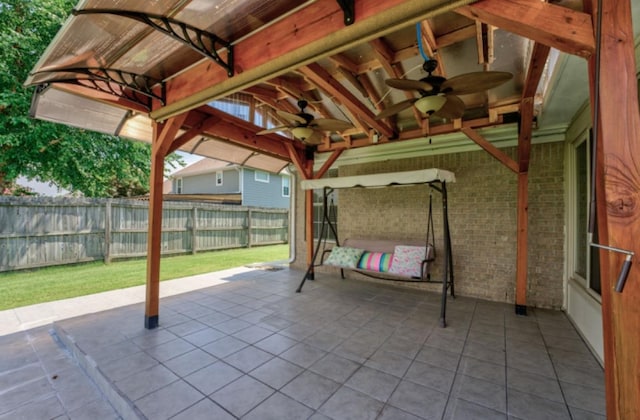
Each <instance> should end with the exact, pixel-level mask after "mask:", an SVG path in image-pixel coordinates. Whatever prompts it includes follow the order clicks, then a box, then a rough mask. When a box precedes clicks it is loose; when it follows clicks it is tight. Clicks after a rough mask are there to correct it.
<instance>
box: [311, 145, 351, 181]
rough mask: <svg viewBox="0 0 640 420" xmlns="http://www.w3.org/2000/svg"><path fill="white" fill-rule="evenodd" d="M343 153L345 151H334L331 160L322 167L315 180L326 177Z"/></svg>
mask: <svg viewBox="0 0 640 420" xmlns="http://www.w3.org/2000/svg"><path fill="white" fill-rule="evenodd" d="M343 151H344V149H338V150H334V151H333V153H331V156H329V158H328V159H327V160H326V161H325V162H324V164H323V165H322V167H321V168H320V169H319V170H318V171H317V172H316V173H315V175H314V176H313V178H314V179H320V178H322V177H323V176H324V174H326V173H327V171H328V170H329V169H330V168H331V165H333V163H334V162H335V161H336V160H338V158H339V157H340V155H341V154H342V152H343Z"/></svg>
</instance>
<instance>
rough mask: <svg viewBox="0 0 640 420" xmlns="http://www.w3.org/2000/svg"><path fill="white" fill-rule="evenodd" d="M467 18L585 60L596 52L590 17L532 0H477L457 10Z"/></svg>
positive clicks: (582, 13)
mask: <svg viewBox="0 0 640 420" xmlns="http://www.w3.org/2000/svg"><path fill="white" fill-rule="evenodd" d="M456 12H457V13H459V14H461V15H463V16H466V17H468V18H470V19H474V20H480V21H482V22H483V23H487V24H490V25H494V26H497V27H498V28H501V29H504V30H506V31H509V32H512V33H514V34H517V35H521V36H524V37H526V38H529V39H532V40H534V41H536V42H540V43H541V44H544V45H548V46H550V47H553V48H556V49H558V50H560V51H563V52H566V53H569V54H573V55H577V56H580V57H585V58H588V57H590V56H591V54H593V53H594V51H595V36H594V32H593V26H592V22H591V15H589V14H587V13H584V12H579V11H576V10H573V9H568V8H566V7H562V6H558V5H555V4H552V3H546V2H541V1H535V0H533V1H532V0H480V1H478V2H475V3H472V4H470V5H467V6H462V7H460V8H458V9H456Z"/></svg>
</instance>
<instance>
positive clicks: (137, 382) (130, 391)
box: [115, 365, 179, 401]
mask: <svg viewBox="0 0 640 420" xmlns="http://www.w3.org/2000/svg"><path fill="white" fill-rule="evenodd" d="M178 379H179V378H178V376H176V375H175V374H174V373H172V372H171V371H170V370H169V369H167V368H166V367H164V366H162V365H155V366H152V367H151V368H149V369H147V370H143V371H140V372H137V373H135V374H133V375H130V376H127V377H126V378H124V379H122V380H120V381H118V382H116V383H115V385H116V386H117V387H118V389H119V390H120V391H122V392H123V393H124V394H125V395H126V396H127V397H128V398H129V399H130V400H132V401H135V400H137V399H139V398H142V397H144V396H145V395H147V394H149V393H151V392H153V391H156V390H158V389H160V388H163V387H165V386H167V385H169V384H170V383H172V382H175V381H177V380H178Z"/></svg>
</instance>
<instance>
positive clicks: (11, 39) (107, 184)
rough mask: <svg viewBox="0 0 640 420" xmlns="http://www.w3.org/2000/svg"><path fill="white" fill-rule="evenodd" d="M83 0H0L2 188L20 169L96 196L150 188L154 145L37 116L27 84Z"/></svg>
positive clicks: (175, 160)
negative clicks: (31, 109) (78, 0)
mask: <svg viewBox="0 0 640 420" xmlns="http://www.w3.org/2000/svg"><path fill="white" fill-rule="evenodd" d="M75 3H76V0H30V1H24V0H0V27H1V28H2V32H1V33H0V192H1V191H3V190H5V189H7V188H8V187H9V189H11V188H10V187H12V184H13V183H14V181H15V179H16V178H17V177H18V176H19V175H24V176H26V177H28V178H34V179H38V180H41V181H45V182H49V181H52V182H54V183H56V184H57V185H59V186H60V187H63V188H65V189H67V190H70V191H73V192H81V193H82V194H84V195H85V196H88V197H122V196H132V195H140V194H144V193H146V192H148V189H149V174H150V168H151V148H150V146H149V145H148V144H146V143H142V142H134V141H130V140H127V139H123V138H118V137H116V136H108V135H104V134H99V133H94V132H90V131H87V130H81V129H77V128H73V127H68V126H65V125H61V124H54V123H49V122H45V121H40V120H34V119H32V118H30V117H29V107H30V105H31V96H32V93H33V88H26V87H24V86H23V83H24V81H25V80H26V79H27V76H28V73H29V71H31V69H32V68H33V67H34V65H35V63H36V62H37V60H38V58H39V57H40V55H41V54H42V53H43V52H44V50H45V49H46V47H47V46H48V45H49V43H50V42H51V40H52V39H53V37H54V36H55V34H56V32H57V31H58V30H59V29H60V27H61V25H62V23H63V22H64V20H65V18H66V17H67V16H68V15H69V13H70V11H71V9H72V8H73V6H74V5H75ZM167 160H168V161H170V162H172V163H178V164H181V160H180V158H179V157H178V156H177V155H172V156H170V157H168V158H167Z"/></svg>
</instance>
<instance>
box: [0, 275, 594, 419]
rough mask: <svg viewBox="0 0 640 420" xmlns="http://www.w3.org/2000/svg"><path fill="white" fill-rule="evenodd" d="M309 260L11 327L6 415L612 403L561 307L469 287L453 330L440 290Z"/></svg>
mask: <svg viewBox="0 0 640 420" xmlns="http://www.w3.org/2000/svg"><path fill="white" fill-rule="evenodd" d="M302 274H303V273H302V272H300V271H297V270H288V269H282V270H277V271H268V270H251V271H245V272H242V273H238V274H225V273H221V274H219V275H217V274H216V273H211V276H214V277H215V276H218V278H219V282H220V284H218V285H216V286H212V287H208V288H205V289H201V290H196V291H193V292H189V293H184V294H178V295H175V296H172V297H166V298H163V299H162V300H161V305H162V307H163V322H162V325H161V326H160V327H159V328H157V329H155V330H151V331H149V330H146V329H144V328H143V326H142V325H141V323H140V322H139V316H136V315H137V314H139V312H140V310H141V309H142V304H138V305H130V306H124V307H120V308H115V309H112V310H109V311H105V312H99V313H94V314H88V315H84V316H80V317H77V318H73V319H68V320H61V321H57V322H56V323H55V324H54V325H53V328H52V330H51V331H52V333H53V338H52V336H51V335H50V334H49V332H48V331H47V327H44V329H43V328H40V329H37V330H32V331H26V332H22V333H15V334H12V335H8V336H4V337H2V338H1V339H0V350H1V351H2V354H3V364H2V372H0V378H7V379H9V378H13V379H12V380H11V381H1V383H2V384H3V385H2V388H1V389H0V418H7V419H9V418H16V416H19V415H22V416H23V417H24V418H34V417H33V416H40V417H39V418H44V417H46V416H50V417H51V416H53V417H55V416H58V415H63V414H65V413H66V414H67V415H69V417H70V418H87V417H86V416H88V415H93V416H96V415H97V416H99V418H117V417H121V418H124V419H136V418H148V419H168V418H172V419H190V420H192V419H212V418H215V419H233V418H246V419H307V418H313V419H323V418H324V419H326V418H330V419H394V420H395V419H461V420H466V419H507V418H509V419H522V420H525V419H550V418H553V419H598V418H602V419H604V418H605V403H604V376H603V370H602V368H601V367H600V365H599V364H598V363H597V361H596V360H595V358H594V357H593V355H592V354H591V353H590V351H589V349H588V348H587V346H586V345H585V343H584V342H583V341H582V340H581V338H580V337H579V335H578V334H577V332H576V330H575V329H574V327H573V326H572V325H571V323H570V322H569V321H568V319H567V317H566V315H565V314H564V313H562V312H560V311H551V310H532V311H530V313H529V316H527V317H522V316H517V315H515V314H514V312H513V307H512V306H511V305H509V304H503V303H495V302H489V301H483V300H478V299H471V298H457V299H454V300H453V299H452V300H450V301H449V312H448V322H449V327H448V328H446V329H442V328H439V327H438V326H437V321H438V317H439V309H440V307H439V296H438V295H437V294H433V293H428V292H415V291H407V290H402V289H398V288H394V287H389V286H384V285H375V284H371V283H369V282H361V281H353V280H347V281H342V280H340V279H339V278H338V277H336V276H332V275H328V274H322V275H319V276H318V280H317V281H315V282H308V284H307V285H306V288H305V292H304V293H303V294H297V293H295V292H294V290H295V287H296V284H297V282H298V281H299V279H300V276H301V275H302ZM25 337H31V344H27V341H26V339H25ZM54 338H55V339H56V340H59V341H57V343H58V344H56V342H54V341H53V339H54ZM21 343H22V344H21ZM59 346H62V347H59ZM58 349H59V350H58ZM70 358H71V359H70ZM74 360H75V361H74ZM76 363H77V364H76ZM78 365H79V366H80V367H82V368H83V369H84V371H85V372H87V373H88V375H89V377H90V378H91V379H90V380H87V379H82V377H83V375H84V374H83V373H82V372H80V371H79V368H78ZM54 377H55V378H54ZM46 384H50V385H48V386H47V385H46ZM24 395H30V398H31V399H30V400H29V399H28V398H24V397H23V396H24ZM21 398H22V399H21ZM56 401H57V402H56ZM38 410H40V411H38ZM47 410H48V411H47ZM90 413H93V414H90ZM110 413H111V414H110ZM94 418H95V417H94Z"/></svg>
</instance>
